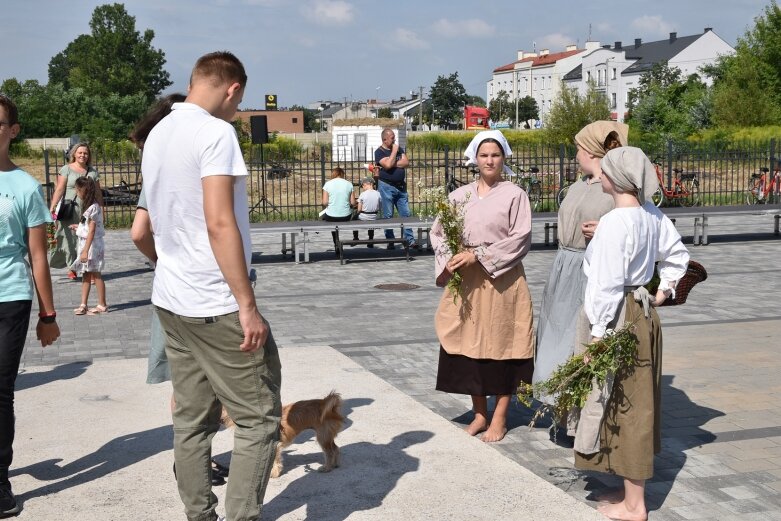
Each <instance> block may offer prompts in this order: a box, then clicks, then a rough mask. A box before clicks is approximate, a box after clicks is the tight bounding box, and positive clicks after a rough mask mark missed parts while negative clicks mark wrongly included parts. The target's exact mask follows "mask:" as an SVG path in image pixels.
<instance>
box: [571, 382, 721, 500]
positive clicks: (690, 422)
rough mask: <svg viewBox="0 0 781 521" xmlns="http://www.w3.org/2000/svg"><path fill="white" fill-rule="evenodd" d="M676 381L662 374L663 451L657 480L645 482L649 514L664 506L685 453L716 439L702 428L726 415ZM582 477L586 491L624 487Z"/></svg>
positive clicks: (615, 482)
mask: <svg viewBox="0 0 781 521" xmlns="http://www.w3.org/2000/svg"><path fill="white" fill-rule="evenodd" d="M674 378H675V377H674V376H673V375H662V451H661V452H660V453H659V454H657V455H656V457H655V458H654V477H653V478H652V479H650V480H648V481H647V482H646V493H645V501H646V507H647V508H648V511H649V512H650V511H652V510H658V509H659V508H661V506H662V505H663V504H664V502H665V500H666V499H667V496H668V494H669V493H670V490H671V489H672V486H673V484H674V483H675V478H676V476H677V475H678V473H679V472H680V471H681V469H683V466H684V465H685V464H686V451H687V450H689V449H692V448H694V447H699V446H702V445H707V444H708V443H711V442H713V441H714V440H715V439H716V436H715V435H714V434H713V433H711V432H710V431H707V430H705V429H704V428H702V426H703V425H705V424H706V423H708V422H709V421H710V420H712V419H714V418H718V417H719V416H724V413H723V412H721V411H719V410H716V409H711V408H710V407H703V406H700V405H697V404H696V403H694V402H693V401H691V400H690V399H689V397H688V396H687V395H686V393H685V392H683V391H681V390H680V389H676V388H675V387H673V386H672V383H673V379H674ZM671 422H672V424H671ZM583 475H584V476H585V481H586V486H585V490H587V491H597V492H598V491H602V490H604V489H605V488H615V487H620V486H622V485H621V481H620V479H618V478H617V477H614V476H609V475H607V474H599V473H591V472H584V473H583ZM592 496H593V494H592ZM586 499H590V498H586Z"/></svg>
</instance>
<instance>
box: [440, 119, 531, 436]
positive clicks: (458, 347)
mask: <svg viewBox="0 0 781 521" xmlns="http://www.w3.org/2000/svg"><path fill="white" fill-rule="evenodd" d="M511 154H512V151H511V150H510V146H509V145H508V144H507V140H506V139H505V138H504V136H503V135H502V134H501V132H499V131H496V130H494V131H485V132H480V133H479V134H477V135H476V136H475V138H474V139H473V140H472V142H471V143H470V145H469V147H468V148H467V152H466V155H467V157H468V158H469V159H470V161H471V162H473V163H476V164H477V166H478V168H479V170H480V176H479V178H478V179H477V180H476V181H475V182H473V183H471V184H469V185H466V186H462V187H461V188H459V189H458V190H455V191H454V192H453V193H451V194H450V200H451V201H459V202H463V203H464V209H465V215H464V239H463V249H462V251H460V252H459V253H456V254H455V255H450V252H449V251H448V250H447V247H446V246H445V240H444V236H443V232H442V228H441V226H439V224H438V223H435V224H434V226H433V228H432V234H431V235H432V245H433V246H434V249H435V252H436V260H435V265H436V282H437V285H438V286H444V285H445V284H447V281H448V280H449V279H450V277H451V276H452V274H453V273H454V272H456V271H458V272H459V273H460V274H461V276H462V277H463V282H462V283H461V288H462V294H461V297H460V298H459V299H457V301H455V302H454V300H453V297H452V296H451V295H450V293H449V292H448V291H447V290H445V292H444V293H443V295H442V299H441V300H440V303H439V308H438V309H437V313H436V317H435V327H436V331H437V336H438V338H439V341H440V344H441V345H440V350H439V368H438V372H437V386H436V388H437V390H439V391H445V392H449V393H458V394H468V395H470V396H471V397H472V407H473V409H474V413H475V417H474V420H473V421H472V422H471V423H470V424H469V426H467V427H466V431H467V432H468V433H469V434H470V435H472V436H474V435H476V434H478V433H481V432H482V433H483V435H482V437H481V439H482V440H483V441H486V442H494V441H499V440H501V439H502V438H503V437H504V435H505V434H506V432H507V427H506V420H507V409H508V407H509V405H510V397H511V396H512V394H514V393H515V391H516V389H517V388H518V384H519V383H520V382H521V381H524V382H530V381H531V376H532V372H533V371H534V361H533V358H532V356H533V351H532V301H531V296H530V294H529V288H528V287H527V285H526V275H525V272H524V269H523V264H522V260H523V258H524V256H525V255H526V253H527V252H528V251H529V246H530V241H531V208H530V206H529V199H528V197H527V195H526V192H524V191H523V190H522V189H521V188H519V187H518V186H516V185H515V184H513V183H511V182H509V181H505V180H504V179H503V177H502V175H503V173H504V172H508V171H509V172H511V170H510V169H509V168H508V167H507V166H506V165H505V164H504V160H505V158H506V157H507V156H509V155H511ZM489 395H494V396H496V407H495V409H494V414H493V417H492V418H490V421H489V415H488V403H487V397H488V396H489Z"/></svg>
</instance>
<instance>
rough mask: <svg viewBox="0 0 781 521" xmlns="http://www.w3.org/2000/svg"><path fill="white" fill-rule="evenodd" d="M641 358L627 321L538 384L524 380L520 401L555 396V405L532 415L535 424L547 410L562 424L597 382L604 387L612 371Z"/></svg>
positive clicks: (629, 365) (521, 386)
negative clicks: (536, 395) (534, 397)
mask: <svg viewBox="0 0 781 521" xmlns="http://www.w3.org/2000/svg"><path fill="white" fill-rule="evenodd" d="M636 357H637V336H636V335H635V333H634V324H633V323H627V324H625V325H624V327H623V328H621V329H619V330H618V331H612V330H608V331H607V333H606V334H605V336H604V337H602V338H601V339H599V340H597V341H596V342H592V343H590V344H587V345H586V350H585V352H584V353H583V354H580V355H576V356H573V357H572V358H570V359H569V360H568V361H567V362H565V363H563V364H561V365H560V366H559V367H558V368H556V370H555V371H554V372H553V374H552V375H551V377H550V378H549V379H547V380H545V381H542V382H538V383H536V384H534V385H530V384H527V383H525V382H522V383H521V385H520V386H519V387H518V392H517V395H518V401H520V402H521V403H522V404H524V405H526V406H527V407H531V405H532V398H533V396H534V395H535V394H538V395H539V394H543V395H548V396H554V397H555V401H554V403H553V404H546V403H543V404H542V405H541V406H540V407H539V408H538V409H537V411H536V412H535V414H534V416H533V417H532V420H531V423H530V424H529V425H530V426H531V427H533V426H534V424H535V423H536V422H537V420H538V419H540V418H541V417H543V416H545V415H546V414H547V413H551V414H552V415H553V418H554V421H555V422H556V423H559V422H560V421H561V420H562V419H563V418H565V417H566V416H567V414H568V413H569V411H570V410H571V409H573V408H574V407H578V408H582V407H583V406H584V405H585V403H586V399H587V398H588V395H589V394H590V393H591V390H592V385H593V382H594V381H595V380H596V384H597V386H598V387H602V385H604V383H605V379H606V378H607V376H608V375H609V374H616V373H617V372H618V371H620V370H622V369H627V368H631V367H632V365H633V364H634V362H635V359H636Z"/></svg>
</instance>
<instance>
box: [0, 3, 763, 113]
mask: <svg viewBox="0 0 781 521" xmlns="http://www.w3.org/2000/svg"><path fill="white" fill-rule="evenodd" d="M102 3H107V2H99V1H88V0H72V1H67V2H66V1H62V0H3V1H2V7H3V11H4V12H3V17H2V18H3V30H2V32H0V49H2V53H0V81H2V80H4V79H6V78H10V77H15V78H17V79H19V80H26V79H37V80H39V81H41V82H46V81H47V66H48V63H49V60H50V59H51V58H52V56H54V55H55V54H57V53H58V52H60V51H62V50H63V49H64V48H65V47H66V45H67V44H68V43H69V42H70V41H72V40H73V39H74V38H76V37H77V36H78V35H79V34H85V33H89V19H90V16H91V14H92V10H93V9H94V8H95V7H96V6H97V5H100V4H102ZM124 3H125V7H126V9H127V10H128V12H129V13H130V14H131V15H133V16H135V17H136V28H137V29H138V30H140V31H143V30H144V29H147V28H150V29H153V30H154V31H155V39H154V41H153V45H154V46H155V47H156V48H158V49H162V50H163V51H164V52H165V54H166V59H167V63H166V70H168V72H169V73H170V74H171V79H172V80H173V81H174V84H173V85H172V86H171V87H170V88H169V89H168V91H170V92H174V91H184V90H185V89H186V88H187V79H188V77H189V73H190V68H191V67H192V64H193V63H194V62H195V60H196V59H197V58H198V56H200V55H202V54H204V53H206V52H210V51H214V50H224V49H227V50H230V51H232V52H234V53H235V54H236V55H237V56H238V57H239V58H240V59H241V60H242V61H243V62H244V65H245V67H246V69H247V73H248V76H249V84H248V87H247V92H246V93H245V95H244V103H243V105H242V108H263V99H264V98H263V97H264V94H266V93H274V94H277V96H278V97H279V103H280V106H289V105H293V104H304V105H306V104H308V103H310V102H314V101H316V100H320V99H333V100H343V99H344V98H347V99H348V100H365V99H369V98H375V97H378V98H379V99H381V100H389V99H391V98H395V99H398V98H399V97H400V96H408V95H409V92H410V91H415V92H417V90H418V87H419V86H423V87H425V88H426V91H425V92H428V87H430V86H431V85H432V84H433V83H434V81H435V80H436V78H437V76H439V75H449V74H451V73H453V72H456V71H457V72H458V73H459V77H460V79H461V81H462V83H463V84H464V86H465V87H466V90H467V92H468V93H469V94H475V95H479V96H481V97H485V95H486V88H485V84H486V81H488V80H489V79H490V78H491V71H492V70H493V69H494V68H495V67H498V66H499V65H503V64H506V63H510V62H512V61H513V60H515V56H516V53H517V51H518V50H519V49H524V50H532V48H533V45H534V44H535V43H536V47H537V49H538V50H539V49H542V48H549V49H550V50H551V52H556V51H559V50H563V48H564V46H565V45H567V44H571V43H576V44H579V45H578V46H579V47H582V46H583V43H584V42H585V41H586V40H587V39H588V36H589V24H590V26H591V37H592V39H594V40H599V41H600V42H601V43H603V44H605V43H611V44H612V43H613V42H614V41H616V40H620V41H622V42H624V43H625V44H626V43H628V42H633V41H634V39H635V38H642V39H643V41H653V40H659V39H663V38H666V37H668V34H669V33H670V32H672V31H676V32H677V33H678V35H679V36H685V35H690V34H696V33H700V32H702V30H703V28H704V27H713V29H714V31H715V32H716V34H718V35H719V36H721V37H722V38H724V39H725V40H726V41H727V42H728V43H730V44H732V45H734V43H735V41H736V39H737V37H738V36H741V35H743V34H744V32H745V30H746V29H747V28H748V27H750V26H751V25H752V23H753V19H754V17H755V16H757V15H759V14H761V12H762V11H763V8H764V7H765V6H766V5H767V4H768V3H769V0H655V1H653V2H651V1H648V0H644V1H637V0H625V1H623V2H617V1H615V0H611V1H604V0H592V1H591V2H583V1H574V0H560V1H550V0H549V1H547V2H546V1H535V2H530V1H526V0H515V1H512V0H479V1H478V0H471V1H470V0H437V1H433V0H429V1H425V0H417V1H411V0H396V1H385V2H376V1H369V0H301V1H296V0H130V1H127V2H124ZM378 87H379V89H378Z"/></svg>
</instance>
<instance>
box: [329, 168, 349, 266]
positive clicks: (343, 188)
mask: <svg viewBox="0 0 781 521" xmlns="http://www.w3.org/2000/svg"><path fill="white" fill-rule="evenodd" d="M323 206H324V207H325V210H324V212H323V213H322V219H323V220H324V221H350V220H352V218H353V210H352V208H353V207H354V206H355V194H354V193H353V184H352V183H351V182H350V181H348V180H347V179H345V178H344V169H342V168H341V167H338V166H337V167H336V168H334V169H333V170H332V171H331V180H330V181H327V182H326V183H325V184H324V185H323ZM331 236H332V237H333V239H334V251H335V252H336V255H337V256H338V255H339V232H338V231H336V230H334V231H332V232H331Z"/></svg>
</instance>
